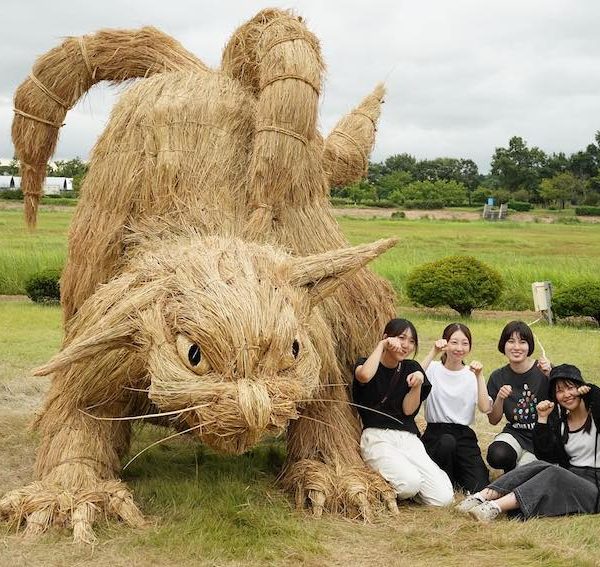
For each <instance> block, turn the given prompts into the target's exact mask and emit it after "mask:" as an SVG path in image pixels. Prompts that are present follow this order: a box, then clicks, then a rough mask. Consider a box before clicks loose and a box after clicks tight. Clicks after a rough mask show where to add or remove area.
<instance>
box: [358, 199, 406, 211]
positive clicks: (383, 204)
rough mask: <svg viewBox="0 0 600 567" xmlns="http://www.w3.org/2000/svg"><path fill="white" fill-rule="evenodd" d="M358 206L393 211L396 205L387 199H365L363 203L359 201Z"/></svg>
mask: <svg viewBox="0 0 600 567" xmlns="http://www.w3.org/2000/svg"><path fill="white" fill-rule="evenodd" d="M360 206H361V207H377V208H380V209H393V208H394V207H396V206H397V205H396V203H392V201H390V200H388V199H365V200H364V201H361V203H360Z"/></svg>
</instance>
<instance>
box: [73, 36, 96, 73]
mask: <svg viewBox="0 0 600 567" xmlns="http://www.w3.org/2000/svg"><path fill="white" fill-rule="evenodd" d="M77 42H78V43H79V51H81V58H82V59H83V62H84V63H85V68H86V69H87V72H88V75H89V77H90V79H91V81H92V82H94V81H95V79H96V68H95V67H94V68H93V69H92V64H91V62H90V58H89V57H88V52H87V48H86V46H85V35H82V36H79V37H78V38H77Z"/></svg>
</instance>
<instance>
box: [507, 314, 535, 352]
mask: <svg viewBox="0 0 600 567" xmlns="http://www.w3.org/2000/svg"><path fill="white" fill-rule="evenodd" d="M513 335H517V336H518V337H519V338H520V339H523V340H524V341H527V345H528V346H529V350H528V351H527V356H531V355H532V354H533V351H534V350H535V340H534V339H533V332H532V331H531V329H530V328H529V325H528V324H527V323H525V322H524V321H511V322H510V323H508V324H507V325H506V326H505V327H504V329H502V333H501V335H500V340H499V341H498V350H499V351H500V352H501V353H502V354H504V348H505V347H506V343H507V342H508V339H510V338H511V337H512V336H513Z"/></svg>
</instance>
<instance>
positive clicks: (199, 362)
mask: <svg viewBox="0 0 600 567" xmlns="http://www.w3.org/2000/svg"><path fill="white" fill-rule="evenodd" d="M177 352H178V354H179V356H180V358H181V360H183V362H184V363H185V365H186V366H187V367H188V368H189V369H190V370H192V371H193V372H195V373H196V374H201V373H203V372H206V371H207V370H208V369H209V364H208V362H207V361H206V359H205V358H204V357H203V356H202V349H201V348H200V345H198V344H196V343H195V342H193V341H191V340H190V339H188V338H187V337H186V336H185V335H177Z"/></svg>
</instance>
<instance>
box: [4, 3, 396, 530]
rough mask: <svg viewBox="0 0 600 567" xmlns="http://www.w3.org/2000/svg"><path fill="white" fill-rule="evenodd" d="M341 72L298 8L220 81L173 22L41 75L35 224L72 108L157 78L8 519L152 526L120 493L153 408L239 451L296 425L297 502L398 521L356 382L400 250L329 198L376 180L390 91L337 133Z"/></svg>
mask: <svg viewBox="0 0 600 567" xmlns="http://www.w3.org/2000/svg"><path fill="white" fill-rule="evenodd" d="M322 72H323V64H322V61H321V55H320V50H319V44H318V41H317V40H316V38H315V37H314V36H313V35H312V34H311V33H310V32H309V31H308V30H307V29H306V27H305V25H304V23H303V22H302V20H301V19H300V18H298V17H295V16H294V15H293V14H291V13H289V12H284V11H280V10H264V11H262V12H260V13H259V14H257V16H255V17H254V18H253V19H252V20H250V21H249V22H247V23H246V24H244V25H243V26H241V27H240V28H239V29H238V30H237V31H236V32H235V33H234V35H233V37H232V39H231V40H230V41H229V43H228V44H227V45H226V47H225V49H224V53H223V60H222V65H221V68H220V69H215V70H212V69H208V68H207V67H206V66H205V65H204V64H202V62H201V61H199V60H198V59H197V58H196V57H195V56H194V55H192V54H191V53H189V52H187V51H185V50H184V49H183V48H182V47H181V46H180V45H179V44H178V43H177V42H176V41H174V40H173V39H172V38H170V37H168V36H165V35H164V34H162V33H161V32H159V31H157V30H155V29H152V28H144V29H141V30H139V31H128V30H124V31H114V30H106V31H100V32H98V33H96V34H94V35H90V36H84V37H80V38H68V39H66V40H65V41H64V42H63V43H62V44H61V45H60V46H59V47H57V48H55V49H53V50H51V51H50V52H48V53H47V54H46V55H44V56H42V57H41V58H40V59H39V60H38V61H37V62H36V64H35V65H34V68H33V72H32V73H31V75H30V77H29V78H28V79H27V80H26V81H25V82H24V83H23V84H22V85H21V86H20V87H19V89H18V91H17V93H16V96H15V120H14V123H13V140H14V143H15V147H16V150H17V155H18V157H19V159H20V161H21V166H22V170H23V183H22V186H23V189H24V193H25V199H26V216H27V220H28V222H29V224H30V225H34V224H35V218H36V210H37V202H38V200H39V196H40V193H41V183H42V180H43V178H44V176H45V167H46V166H45V164H46V162H47V160H48V159H49V158H50V156H51V155H52V153H53V151H54V148H55V145H56V140H57V136H58V130H59V128H60V126H61V124H62V121H63V119H64V118H65V115H66V112H67V110H68V109H69V108H71V107H72V106H73V105H74V104H75V103H76V102H77V100H78V99H79V98H80V97H81V96H82V95H83V94H84V93H85V92H86V91H87V90H88V89H89V88H90V87H91V86H92V85H93V84H95V83H97V82H99V81H102V80H110V81H113V82H121V81H125V80H127V79H131V78H135V77H142V79H141V80H139V81H137V82H136V83H135V84H134V85H133V86H131V87H130V88H129V89H128V90H127V91H126V93H125V94H124V95H123V96H122V97H121V100H120V101H119V103H118V104H117V105H116V106H115V108H114V110H113V113H112V116H111V118H110V121H109V123H108V126H107V128H106V130H105V131H104V133H103V134H102V135H101V137H100V138H99V140H98V142H97V144H96V146H95V148H94V150H93V155H92V158H91V162H90V166H89V171H88V174H87V176H86V179H85V182H84V185H83V187H82V190H81V199H80V202H79V205H78V207H77V210H76V212H75V215H74V218H73V221H72V225H71V229H70V234H69V250H68V260H67V264H66V267H65V269H64V272H63V276H62V281H61V295H62V300H61V301H62V306H63V311H64V326H65V339H64V344H63V347H62V350H61V351H60V352H59V353H58V354H57V355H56V356H55V357H54V358H53V359H52V360H50V361H49V362H48V363H47V364H46V365H45V366H43V367H42V368H40V369H38V370H37V372H36V373H37V374H38V375H51V377H52V385H51V389H50V392H49V394H48V397H47V399H46V402H45V404H44V407H43V409H42V412H41V414H40V415H39V416H38V418H37V420H36V426H37V428H38V430H39V431H40V434H41V439H42V441H41V446H40V448H39V451H38V457H37V463H36V477H37V479H38V480H36V482H34V483H33V484H31V485H29V486H27V487H24V488H23V489H19V490H16V491H13V492H10V493H8V494H6V495H5V496H4V497H3V498H2V499H1V500H0V514H1V515H2V516H4V517H8V518H9V519H13V520H15V521H18V522H21V523H24V524H26V528H25V529H26V531H27V532H28V533H38V532H41V531H43V530H45V529H46V528H47V527H49V526H51V525H53V524H65V523H66V524H68V525H71V526H72V528H73V530H74V537H75V539H76V540H77V541H92V540H93V538H94V534H93V529H92V526H93V523H94V521H95V520H96V519H97V517H98V515H99V513H103V514H108V515H112V516H115V517H120V518H122V519H124V520H125V521H127V522H128V523H130V524H132V525H140V524H142V523H143V516H142V514H141V513H140V511H139V510H138V508H137V506H136V504H134V502H133V498H132V496H131V494H130V492H129V491H128V489H127V487H126V486H125V484H124V483H122V482H121V481H120V480H119V473H120V469H121V466H122V465H121V460H122V458H123V457H124V455H125V454H126V453H127V451H128V448H129V438H130V433H131V429H130V424H131V421H129V420H115V419H113V418H121V417H127V416H142V415H154V414H160V417H161V418H162V419H163V421H164V420H165V419H168V420H170V423H171V424H172V425H173V426H174V427H176V428H178V429H179V430H180V431H183V430H189V431H190V433H191V434H193V435H195V436H197V438H198V439H199V441H200V442H202V443H205V444H207V445H209V446H211V447H213V448H215V449H217V450H220V451H226V452H233V453H241V452H243V451H245V450H246V449H248V448H249V447H251V446H253V445H254V444H256V443H257V442H258V441H259V440H260V439H261V438H262V437H263V436H264V435H265V434H267V433H270V432H277V431H282V430H284V429H287V439H288V456H287V461H286V464H285V466H284V470H283V472H282V475H281V480H282V484H283V486H285V487H286V488H287V489H289V490H290V491H291V492H292V493H293V494H294V495H295V498H296V502H297V503H298V505H300V506H304V505H308V506H310V507H312V509H313V510H314V512H315V514H317V515H319V514H320V513H321V512H322V510H323V509H324V508H325V509H329V510H332V511H338V512H342V513H350V514H356V513H359V514H362V515H364V516H368V515H369V513H370V510H371V508H372V506H373V504H375V503H376V502H385V503H387V505H388V507H389V508H390V509H391V510H393V511H394V510H395V507H396V504H395V496H394V492H393V491H392V490H391V489H390V487H389V486H388V485H387V484H386V483H385V482H384V481H383V479H382V478H381V477H379V476H378V475H377V474H376V473H374V472H372V471H370V470H369V469H368V468H367V467H366V466H365V465H364V463H363V462H362V460H361V457H360V453H359V448H358V440H359V438H360V427H359V423H358V418H357V416H356V413H355V412H354V411H353V409H352V408H351V406H350V405H349V404H348V403H347V402H348V400H349V397H348V389H347V387H346V386H345V384H347V383H348V382H349V381H350V380H351V375H352V373H351V369H352V364H353V362H354V360H355V359H356V358H357V356H358V355H359V354H362V353H365V352H367V351H368V350H369V349H370V348H372V346H373V344H374V343H375V342H376V340H377V339H378V334H379V332H380V330H381V329H382V328H383V326H384V324H385V322H386V321H387V320H388V319H389V318H390V317H391V316H392V315H393V299H394V298H393V293H392V290H391V288H390V286H389V285H388V284H387V283H386V282H385V281H383V280H382V279H380V278H378V277H376V276H375V275H373V274H372V273H371V272H370V271H368V270H367V269H366V268H363V266H364V265H365V264H366V263H367V262H368V261H369V260H371V259H373V258H375V257H376V256H378V255H379V254H381V253H382V252H383V251H385V250H386V249H388V248H389V247H390V246H392V245H393V241H389V240H386V241H380V242H376V243H373V244H368V245H361V246H356V247H348V243H347V241H346V240H345V238H344V237H343V235H342V233H341V231H340V229H339V227H338V225H337V223H336V222H335V220H334V218H333V216H332V213H331V209H330V205H329V201H328V193H329V187H330V186H332V185H337V184H344V183H349V182H352V181H354V180H357V179H359V178H361V177H362V176H364V174H365V172H366V167H367V163H368V162H367V160H368V155H369V153H370V151H371V148H372V144H373V140H374V134H375V125H376V121H377V119H378V117H379V112H380V103H381V99H382V96H383V88H382V87H377V88H376V90H375V91H374V92H373V93H372V94H371V95H370V96H368V97H367V98H365V99H364V100H363V101H362V103H361V104H360V105H359V106H358V107H357V108H356V109H355V110H353V111H352V112H351V113H350V114H349V115H347V116H346V117H344V118H343V119H342V120H341V121H340V122H339V123H338V124H337V126H336V127H335V129H334V130H333V131H332V132H331V133H330V134H329V136H328V137H327V139H326V140H323V139H322V138H321V136H320V135H319V133H318V131H317V128H316V121H317V106H318V102H319V95H320V91H321V84H322ZM106 418H111V419H106Z"/></svg>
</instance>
